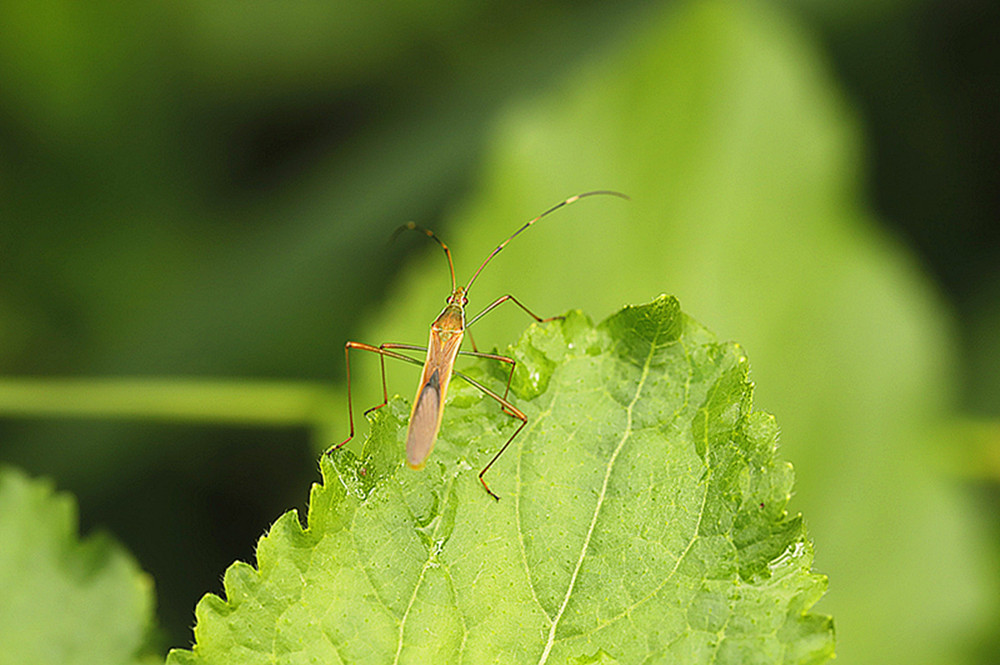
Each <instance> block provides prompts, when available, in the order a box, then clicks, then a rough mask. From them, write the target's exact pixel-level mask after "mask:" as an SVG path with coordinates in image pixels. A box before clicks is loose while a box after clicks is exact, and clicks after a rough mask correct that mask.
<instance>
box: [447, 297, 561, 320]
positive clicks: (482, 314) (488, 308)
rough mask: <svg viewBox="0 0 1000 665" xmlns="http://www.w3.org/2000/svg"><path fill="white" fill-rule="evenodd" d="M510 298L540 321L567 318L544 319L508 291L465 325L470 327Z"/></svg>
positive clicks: (552, 317) (553, 317) (551, 317)
mask: <svg viewBox="0 0 1000 665" xmlns="http://www.w3.org/2000/svg"><path fill="white" fill-rule="evenodd" d="M508 300H510V301H511V302H513V303H514V304H515V305H517V306H518V307H520V308H521V309H523V310H524V311H525V312H527V314H528V316H530V317H531V318H533V319H534V320H535V321H538V322H539V323H545V322H546V321H555V320H556V319H564V318H566V317H564V316H550V317H549V318H547V319H543V318H542V317H540V316H538V315H537V314H535V313H534V312H532V311H531V310H530V309H528V308H527V307H525V306H524V305H522V304H521V301H519V300H518V299H517V298H515V297H514V296H512V295H510V294H509V293H508V294H507V295H505V296H500V297H499V298H497V299H496V300H494V301H493V302H491V303H490V304H489V305H487V306H486V308H485V309H484V310H483V311H481V312H480V313H479V314H476V315H475V316H474V317H472V319H471V320H470V321H468V322H467V323H466V324H465V327H466V328H468V327H469V326H471V325H472V324H473V323H475V322H476V321H478V320H479V319H481V318H483V316H484V315H485V314H486V313H487V312H490V311H492V310H493V308H495V307H497V306H498V305H501V304H503V303H505V302H507V301H508Z"/></svg>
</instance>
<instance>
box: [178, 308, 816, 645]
mask: <svg viewBox="0 0 1000 665" xmlns="http://www.w3.org/2000/svg"><path fill="white" fill-rule="evenodd" d="M510 353H511V354H512V355H513V357H514V358H516V359H517V360H518V361H519V364H518V366H517V375H516V378H515V382H514V390H513V399H514V401H516V403H517V405H518V408H521V409H523V410H524V412H525V413H526V415H527V417H528V419H529V421H528V426H527V427H526V428H525V429H524V430H523V432H522V433H521V435H520V436H519V437H518V438H516V439H515V440H514V442H513V443H512V445H511V446H510V448H509V449H508V450H507V452H506V454H505V455H504V456H502V457H501V458H500V459H499V461H498V462H497V463H496V464H495V465H494V466H493V468H492V469H491V470H490V472H489V473H488V474H487V476H486V479H487V481H488V482H489V483H490V486H491V488H492V489H493V490H494V491H495V492H496V493H497V494H499V495H500V497H501V500H500V501H499V502H495V501H493V500H492V499H491V498H490V497H489V496H488V495H487V494H486V492H484V490H483V487H482V486H481V485H480V483H479V480H478V477H477V475H478V471H479V469H481V468H482V467H483V466H484V465H485V464H486V462H487V461H488V460H489V459H490V458H491V457H492V455H493V453H494V452H495V451H496V450H498V449H499V446H500V445H501V444H502V443H503V442H504V441H505V440H506V438H507V437H509V436H510V435H511V433H512V432H513V431H514V428H515V422H516V421H514V420H513V419H511V418H509V417H507V416H505V415H504V414H503V413H502V412H501V411H500V409H499V405H498V404H497V403H496V402H495V401H493V400H491V399H489V398H487V397H485V396H484V395H482V394H481V393H479V392H477V391H476V390H474V389H473V388H472V387H471V386H468V385H466V384H465V383H464V382H463V381H461V380H456V381H455V382H454V383H453V389H452V390H453V392H452V393H451V394H450V395H449V400H448V405H447V408H446V409H445V418H444V423H443V426H442V429H441V435H440V438H439V441H438V444H437V448H436V450H435V451H434V453H433V454H432V456H431V458H430V459H429V461H428V465H427V468H426V469H425V470H424V471H422V472H415V471H411V470H409V469H407V468H406V467H405V466H404V465H403V463H402V460H403V442H404V440H405V432H406V419H407V417H408V412H409V411H408V406H407V404H406V402H405V401H404V400H402V399H399V398H396V399H393V400H391V401H390V402H389V404H388V405H387V406H386V407H385V408H383V409H380V410H378V411H377V412H376V416H375V417H374V418H373V429H372V435H371V436H370V437H369V438H368V439H367V440H366V441H365V443H364V444H363V446H362V449H361V453H360V455H359V456H357V457H356V456H355V455H354V454H353V453H351V452H349V451H346V450H345V451H341V452H340V453H338V454H337V455H336V456H335V465H334V464H331V463H330V462H324V463H323V475H324V484H323V485H322V486H319V485H317V486H314V488H313V491H312V496H311V499H310V505H309V515H308V526H307V527H306V528H305V529H303V528H302V527H301V525H300V524H299V521H298V518H297V516H296V514H295V512H294V511H293V512H289V513H287V514H285V515H284V516H282V518H281V519H279V520H278V522H277V523H276V524H275V525H274V526H273V527H272V528H271V530H270V531H269V533H268V534H267V535H266V536H265V537H264V538H262V539H261V541H260V544H259V547H258V550H257V559H258V568H257V569H254V568H252V567H251V566H249V565H247V564H243V563H237V564H235V565H233V566H232V567H231V568H230V569H229V570H228V571H227V573H226V576H225V589H226V599H225V600H222V599H220V598H218V597H216V596H212V595H209V596H206V597H205V598H204V599H203V600H202V601H201V603H199V605H198V608H197V626H196V628H195V636H196V642H197V644H196V645H195V646H194V648H193V650H192V651H174V652H172V653H171V655H170V656H169V658H168V662H171V663H231V662H240V663H274V662H287V663H291V662H325V663H392V662H398V663H432V662H463V663H487V662H488V663H494V662H503V663H567V662H580V663H591V662H593V663H602V662H609V663H610V662H618V663H641V662H651V661H658V660H662V661H667V662H685V663H698V662H722V663H749V662H755V663H756V662H760V663H765V662H767V663H779V662H784V663H799V662H822V661H823V660H825V659H826V658H827V657H829V656H830V655H832V650H833V630H832V623H831V620H830V619H829V618H827V617H821V616H817V615H812V614H809V613H808V610H809V608H810V607H811V606H812V605H813V604H814V603H815V602H816V601H817V600H818V599H819V597H820V596H821V595H822V593H823V591H824V589H825V586H826V581H825V578H823V577H821V576H819V575H816V574H813V573H811V572H810V566H811V562H812V546H811V544H810V543H809V541H808V540H807V539H806V536H805V532H804V529H803V526H802V521H801V518H800V517H797V516H790V515H788V514H787V513H786V511H785V505H786V503H787V501H788V498H789V493H790V491H791V485H792V471H791V468H790V466H789V465H788V464H787V463H783V462H780V461H779V460H777V459H776V458H775V446H776V441H777V427H776V426H775V423H774V420H773V418H772V417H771V416H769V415H766V414H763V413H759V412H752V411H751V390H752V389H751V384H750V383H749V382H748V381H747V359H746V357H745V356H744V355H743V352H742V351H741V349H740V348H739V347H738V346H737V345H735V344H720V343H719V342H717V341H716V339H715V337H714V336H712V335H711V334H710V333H708V332H707V331H706V330H705V329H704V328H702V327H701V326H699V325H698V324H697V323H695V322H694V321H693V320H691V319H689V318H687V317H686V316H685V315H683V314H682V313H681V311H680V308H679V305H678V303H677V301H676V300H675V299H673V298H667V297H660V298H659V299H657V300H656V301H654V302H652V303H650V304H648V305H643V306H639V307H629V308H626V309H624V310H622V311H620V312H619V313H617V314H615V315H614V316H612V317H611V318H609V319H608V320H606V321H605V322H604V323H603V324H601V325H600V326H596V327H595V326H594V325H593V324H592V323H591V322H590V321H589V319H587V318H586V317H585V316H584V315H583V314H581V313H579V312H571V313H569V314H568V315H567V317H566V319H565V320H561V321H555V322H553V323H550V324H544V325H532V326H531V327H530V328H529V329H528V330H527V331H526V332H525V333H524V335H523V337H522V339H521V341H520V342H519V344H518V345H516V346H515V347H513V348H512V349H511V350H510ZM539 360H542V362H539ZM503 371H504V370H503V368H501V367H495V366H493V365H492V364H489V363H488V361H478V362H477V363H475V364H474V365H473V366H472V367H471V368H470V369H469V370H468V372H469V373H470V374H473V375H475V376H476V377H477V378H480V379H482V380H483V381H486V382H490V383H500V382H502V380H503ZM533 394H534V396H532V395H533Z"/></svg>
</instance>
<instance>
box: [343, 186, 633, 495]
mask: <svg viewBox="0 0 1000 665" xmlns="http://www.w3.org/2000/svg"><path fill="white" fill-rule="evenodd" d="M595 195H609V196H617V197H620V198H623V199H628V197H627V196H626V195H624V194H622V193H620V192H614V191H610V190H598V191H593V192H585V193H583V194H577V195H576V196H571V197H569V198H568V199H566V200H565V201H563V202H562V203H559V204H557V205H554V206H552V207H551V208H549V209H548V210H546V211H545V212H543V213H542V214H541V215H539V216H538V217H535V218H534V219H532V220H530V221H529V222H527V223H526V224H524V226H522V227H521V228H519V229H518V230H517V231H514V233H512V234H511V235H510V236H509V237H508V238H507V239H506V240H504V241H503V242H502V243H500V244H499V245H498V246H497V247H496V249H494V250H493V251H492V252H491V253H490V255H489V256H487V257H486V260H484V261H483V262H482V264H480V266H479V268H478V269H476V272H474V273H473V274H472V277H471V278H470V279H469V281H468V283H467V284H466V285H465V286H458V285H457V282H456V281H455V264H454V263H452V260H451V251H450V250H449V249H448V246H447V245H446V244H444V242H442V241H441V239H440V238H438V237H437V236H436V235H434V233H433V232H432V231H430V230H428V229H425V228H422V227H420V226H417V225H416V224H414V223H413V222H410V223H408V224H404V225H403V226H401V227H399V228H398V229H396V233H395V234H393V237H394V238H395V237H396V235H398V234H399V233H401V232H403V231H406V230H413V231H419V232H420V233H423V234H424V235H426V236H427V237H429V238H430V239H431V240H433V241H434V242H436V243H437V244H439V245H441V249H443V250H444V254H445V257H446V258H447V259H448V269H449V270H450V271H451V295H450V296H448V300H447V303H448V304H447V305H445V308H444V310H442V312H441V314H439V315H438V317H437V318H436V319H435V320H434V323H432V324H431V334H430V342H429V343H428V345H427V346H426V347H423V346H413V345H411V344H394V343H386V344H381V345H379V346H372V345H371V344H365V343H363V342H347V344H345V345H344V359H345V361H346V367H347V415H348V419H349V421H350V425H351V433H350V435H349V436H348V437H347V438H346V439H345V440H344V441H343V442H341V443H340V444H338V445H336V446H333V447H331V448H330V449H329V450H328V451H327V454H328V455H329V454H332V453H333V452H334V451H336V450H339V449H340V448H342V447H343V446H344V445H346V444H347V442H348V441H350V440H351V439H353V438H354V409H353V407H352V405H351V355H350V352H351V349H358V350H360V351H371V352H372V353H377V354H378V355H379V359H380V361H381V364H382V403H381V404H379V405H378V406H374V407H372V408H370V409H368V410H367V411H365V415H366V416H367V415H368V414H369V413H371V412H372V411H375V410H376V409H380V408H382V407H383V406H385V405H386V404H388V402H389V392H388V390H387V389H386V384H385V359H386V358H395V359H397V360H403V361H405V362H408V363H412V364H414V365H421V364H422V365H423V374H422V375H421V377H420V386H419V388H418V389H417V396H416V399H415V400H414V402H413V410H412V411H411V412H410V424H409V429H408V430H407V433H406V463H407V464H408V465H409V466H410V468H412V469H422V468H423V467H424V462H425V460H426V459H427V456H428V455H430V454H431V450H432V449H433V448H434V442H435V440H436V439H437V435H438V430H439V429H440V428H441V415H442V413H443V412H444V399H445V395H446V394H447V392H448V384H449V383H450V382H451V376H452V374H455V375H457V376H459V377H461V378H462V379H464V380H465V381H467V382H468V383H470V384H472V385H473V386H475V387H476V388H478V389H479V390H481V391H482V392H483V393H484V394H486V395H488V396H489V397H492V398H493V399H495V400H496V401H497V402H499V403H500V407H501V408H502V409H503V412H504V413H506V414H507V415H508V416H511V417H512V418H516V419H518V420H520V421H521V424H520V425H518V428H517V429H516V430H515V431H514V433H513V434H512V435H511V436H510V438H509V439H507V442H506V443H505V444H503V446H502V447H501V448H500V450H499V451H498V452H497V453H496V455H494V456H493V459H491V460H490V461H489V464H487V465H486V466H485V467H483V470H482V471H480V472H479V482H481V483H482V484H483V488H484V489H485V490H486V492H487V493H488V494H489V495H490V496H491V497H493V498H494V499H496V500H497V501H499V500H500V497H499V496H497V495H496V494H494V493H493V490H491V489H490V487H489V485H487V484H486V481H485V480H484V479H483V475H484V474H485V473H486V472H487V471H489V469H490V467H491V466H493V463H494V462H496V461H497V459H498V458H499V457H500V455H502V454H503V452H504V451H505V450H507V447H508V446H509V445H510V443H511V441H513V440H514V438H515V437H516V436H517V435H518V434H519V433H520V431H521V430H522V429H524V426H525V425H527V424H528V417H527V416H525V415H524V413H523V412H522V411H521V410H520V409H518V408H517V407H516V406H514V405H513V404H511V402H510V401H509V400H508V399H507V395H508V393H509V392H510V382H511V379H512V378H513V376H514V367H515V366H516V364H517V363H516V361H515V360H514V359H513V358H508V357H507V356H501V355H498V354H494V353H480V352H479V351H478V350H476V345H475V342H473V344H472V348H473V350H472V351H462V350H460V347H461V346H462V339H463V337H464V336H465V332H466V330H467V329H468V328H469V326H471V325H472V324H473V323H475V322H476V321H478V320H479V319H481V318H482V317H483V316H484V315H486V314H487V313H488V312H490V311H492V310H493V309H494V308H496V307H498V306H499V305H501V304H503V303H505V302H507V301H508V300H509V301H511V302H513V303H514V304H515V305H517V306H518V307H520V308H521V309H522V310H524V311H525V312H526V313H527V314H528V316H530V317H532V318H533V319H535V321H538V322H539V323H544V322H546V321H552V320H554V319H561V318H562V317H561V316H552V317H549V318H547V319H543V318H541V317H539V316H537V315H536V314H535V313H534V312H532V311H531V310H530V309H528V308H527V307H525V306H524V305H522V304H521V303H520V302H519V301H518V300H517V298H515V297H514V296H512V295H509V294H508V295H504V296H500V297H499V298H497V299H496V300H494V301H493V302H492V303H490V304H489V305H487V306H486V308H485V309H483V311H481V312H479V314H476V315H475V316H474V317H472V318H471V319H470V320H469V321H466V320H465V306H466V304H468V302H469V299H468V293H469V289H470V288H471V287H472V283H473V282H475V281H476V278H477V277H479V273H480V272H482V270H483V268H485V267H486V264H487V263H489V262H490V260H491V259H492V258H493V257H494V256H496V255H497V254H499V253H500V250H502V249H503V248H504V247H506V246H507V243H509V242H510V241H511V240H513V239H514V238H515V237H516V236H517V234H519V233H521V232H522V231H524V230H525V229H527V228H528V227H529V226H531V225H532V224H534V223H535V222H537V221H538V220H540V219H541V218H543V217H545V216H546V215H548V214H549V213H552V212H555V211H556V210H558V209H559V208H562V207H563V206H567V205H569V204H571V203H574V202H576V201H578V200H580V199H582V198H584V197H587V196H595ZM470 340H471V336H470ZM399 351H422V352H424V353H426V354H427V357H426V360H424V362H423V363H421V361H419V360H417V359H416V358H411V357H410V356H407V355H404V354H402V353H399ZM459 354H461V355H465V356H473V357H475V358H487V359H490V360H497V361H500V362H503V363H507V364H509V365H510V372H509V373H508V375H507V386H506V388H505V389H504V393H503V396H502V397H501V396H500V395H499V394H497V393H496V392H494V391H493V390H490V389H489V388H487V387H486V386H484V385H482V384H481V383H479V382H478V381H476V380H475V379H473V378H471V377H469V376H466V375H465V374H463V373H461V372H459V371H456V370H455V369H454V365H455V357H456V356H458V355H459Z"/></svg>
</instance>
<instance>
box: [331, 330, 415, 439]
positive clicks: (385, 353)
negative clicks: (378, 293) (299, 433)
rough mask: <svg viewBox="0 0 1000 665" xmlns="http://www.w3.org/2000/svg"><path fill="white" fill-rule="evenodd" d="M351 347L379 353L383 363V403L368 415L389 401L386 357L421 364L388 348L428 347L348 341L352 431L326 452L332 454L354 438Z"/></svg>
mask: <svg viewBox="0 0 1000 665" xmlns="http://www.w3.org/2000/svg"><path fill="white" fill-rule="evenodd" d="M351 349H357V350H359V351H370V352H372V353H377V354H379V360H380V361H381V363H382V403H381V404H379V405H377V406H373V407H372V408H370V409H368V410H367V411H365V413H364V415H366V416H367V415H368V414H369V413H371V412H372V411H374V410H376V409H381V408H382V407H383V406H385V405H386V404H388V403H389V391H388V390H387V388H386V385H385V359H386V357H389V358H395V359H397V360H405V361H406V362H410V363H413V364H415V365H421V364H423V363H421V362H420V361H419V360H417V359H415V358H410V357H409V356H404V355H403V354H402V353H394V352H393V351H389V350H388V349H403V350H407V349H408V350H411V351H426V350H427V349H425V348H423V347H419V346H409V345H405V344H382V345H381V346H372V345H371V344H365V343H364V342H347V343H346V344H345V345H344V362H345V366H346V368H347V418H348V421H349V422H350V424H351V433H350V435H349V436H348V437H347V438H346V439H344V440H343V441H342V442H340V443H338V444H337V445H335V446H331V447H330V448H329V449H327V451H326V454H327V455H330V454H332V453H333V452H334V451H337V450H340V449H341V448H343V447H344V446H345V445H347V442H348V441H350V440H351V439H353V438H354V406H353V405H352V403H351Z"/></svg>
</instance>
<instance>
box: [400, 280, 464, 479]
mask: <svg viewBox="0 0 1000 665" xmlns="http://www.w3.org/2000/svg"><path fill="white" fill-rule="evenodd" d="M464 299H465V294H464V290H463V289H458V290H457V291H456V292H455V293H453V294H452V296H451V297H450V298H448V305H447V306H446V307H445V308H444V310H443V311H442V312H441V314H440V315H438V317H437V319H435V320H434V323H433V324H431V333H430V341H429V342H428V343H427V360H426V361H425V362H424V371H423V374H422V375H421V376H420V387H419V388H418V389H417V396H416V399H414V400H413V410H412V411H411V412H410V425H409V428H408V429H407V432H406V463H407V464H408V465H409V466H410V468H411V469H417V470H419V469H422V468H424V461H425V460H426V459H427V456H428V455H430V454H431V451H432V450H433V449H434V442H435V441H436V440H437V435H438V430H439V429H440V428H441V414H442V413H443V412H444V400H445V397H446V396H447V394H448V384H449V383H450V382H451V375H452V368H453V367H454V366H455V357H456V356H457V355H458V350H459V349H460V348H461V346H462V338H463V337H464V336H465V309H464V308H463V305H461V304H457V303H462V302H463V301H464Z"/></svg>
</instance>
